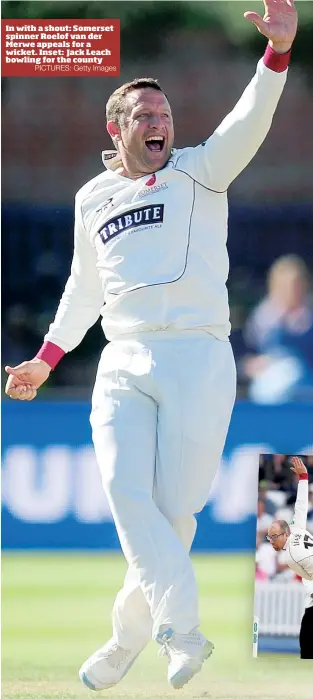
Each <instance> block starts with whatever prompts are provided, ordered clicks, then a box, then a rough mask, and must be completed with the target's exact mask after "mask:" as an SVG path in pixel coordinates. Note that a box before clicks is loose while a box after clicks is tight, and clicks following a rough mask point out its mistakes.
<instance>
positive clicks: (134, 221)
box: [98, 204, 164, 244]
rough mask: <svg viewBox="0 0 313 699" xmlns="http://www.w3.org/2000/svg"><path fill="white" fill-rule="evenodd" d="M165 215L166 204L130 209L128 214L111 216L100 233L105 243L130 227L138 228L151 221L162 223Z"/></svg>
mask: <svg viewBox="0 0 313 699" xmlns="http://www.w3.org/2000/svg"><path fill="white" fill-rule="evenodd" d="M163 216H164V204H159V205H157V206H142V207H140V209H135V210H134V211H129V212H128V213H127V214H122V215H121V216H116V217H115V218H111V219H110V221H107V223H106V224H105V225H104V226H102V228H100V229H99V231H98V233H99V235H100V238H101V240H102V242H103V243H104V244H105V243H107V242H108V241H109V240H112V238H115V236H116V235H118V234H119V233H121V232H122V231H127V230H129V229H130V228H138V227H139V226H145V225H146V224H149V223H162V222H163Z"/></svg>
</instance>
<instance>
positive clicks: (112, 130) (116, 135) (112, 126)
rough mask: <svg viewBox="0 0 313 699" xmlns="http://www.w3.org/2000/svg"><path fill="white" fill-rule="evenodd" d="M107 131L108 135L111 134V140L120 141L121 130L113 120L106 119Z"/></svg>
mask: <svg viewBox="0 0 313 699" xmlns="http://www.w3.org/2000/svg"><path fill="white" fill-rule="evenodd" d="M107 132H108V134H109V136H111V138H112V141H113V142H116V141H120V139H121V131H120V128H119V126H118V125H117V123H116V122H115V121H108V122H107Z"/></svg>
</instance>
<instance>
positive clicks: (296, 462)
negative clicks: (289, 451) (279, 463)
mask: <svg viewBox="0 0 313 699" xmlns="http://www.w3.org/2000/svg"><path fill="white" fill-rule="evenodd" d="M291 463H292V466H290V469H291V471H293V472H294V473H296V474H297V476H300V475H301V473H307V469H306V467H305V465H304V463H303V461H302V459H299V457H298V456H293V457H292V459H291Z"/></svg>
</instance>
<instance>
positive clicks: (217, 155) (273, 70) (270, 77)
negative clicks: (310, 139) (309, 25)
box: [177, 47, 290, 193]
mask: <svg viewBox="0 0 313 699" xmlns="http://www.w3.org/2000/svg"><path fill="white" fill-rule="evenodd" d="M289 58H290V52H288V54H282V55H280V54H276V53H275V52H274V51H272V49H270V48H269V47H268V48H267V50H266V52H265V56H264V58H263V59H262V60H260V61H259V63H258V65H257V70H256V74H255V75H254V77H253V78H252V80H251V82H250V83H249V85H248V87H247V88H246V89H245V91H244V93H243V95H242V96H241V98H240V100H239V102H237V104H236V106H235V107H234V109H233V110H232V112H230V114H228V115H227V116H226V118H225V119H224V121H222V123H221V124H220V126H218V128H217V129H216V131H214V133H213V134H212V136H210V138H209V139H208V140H207V141H204V142H203V143H202V144H201V145H199V146H197V147H196V148H193V149H186V150H188V153H186V155H185V157H184V154H183V155H181V156H180V158H179V161H178V163H177V169H180V167H181V169H184V168H185V171H186V172H188V174H190V175H191V176H192V177H193V178H194V179H195V180H196V181H198V182H200V184H203V185H204V186H206V187H208V188H210V189H212V190H214V191H216V192H221V193H222V192H225V191H226V190H227V188H228V187H229V185H230V184H231V182H232V181H233V180H234V179H235V178H236V177H237V176H238V175H239V174H240V172H242V170H244V168H245V167H246V166H247V165H248V163H249V162H250V161H251V160H252V158H253V157H254V155H255V154H256V153H257V151H258V150H259V148H260V146H261V144H262V143H263V141H264V139H265V137H266V135H267V133H268V131H269V129H270V126H271V123H272V119H273V116H274V113H275V110H276V107H277V104H278V102H279V99H280V96H281V94H282V91H283V88H284V85H285V82H286V79H287V65H288V62H289ZM282 67H283V68H284V70H281V68H282Z"/></svg>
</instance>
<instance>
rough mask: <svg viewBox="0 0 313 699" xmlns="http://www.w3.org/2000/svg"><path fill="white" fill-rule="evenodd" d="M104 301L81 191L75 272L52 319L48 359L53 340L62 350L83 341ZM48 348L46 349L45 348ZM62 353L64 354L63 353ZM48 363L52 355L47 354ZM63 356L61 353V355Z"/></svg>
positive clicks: (75, 236) (69, 348)
mask: <svg viewBox="0 0 313 699" xmlns="http://www.w3.org/2000/svg"><path fill="white" fill-rule="evenodd" d="M103 303H104V300H103V292H102V287H101V282H100V277H99V274H98V270H97V259H96V250H95V249H94V248H93V246H92V244H91V242H90V240H89V238H88V236H87V233H86V230H85V228H84V224H83V220H82V213H81V205H80V200H79V198H78V195H77V196H76V201H75V229H74V254H73V260H72V266H71V274H70V277H69V279H68V281H67V283H66V286H65V289H64V292H63V295H62V298H61V300H60V303H59V307H58V309H57V312H56V316H55V318H54V321H53V322H52V323H51V325H50V327H49V330H48V332H47V334H46V335H45V338H44V340H45V342H44V345H43V348H44V349H43V352H41V355H40V352H39V353H38V354H37V356H41V358H42V359H45V356H44V355H45V352H46V353H48V352H49V350H50V353H51V349H53V348H51V343H53V345H56V346H57V347H58V348H60V350H63V352H62V354H63V353H65V352H70V351H71V350H73V349H74V348H75V347H77V345H79V343H80V342H81V341H82V339H83V337H84V335H85V334H86V332H87V330H88V329H89V328H90V327H91V326H92V325H94V323H95V322H96V320H97V319H98V318H99V315H100V309H101V307H102V305H103ZM45 348H46V349H45ZM62 354H61V356H62ZM46 358H47V361H48V363H50V362H49V357H48V354H46ZM60 358H61V357H60Z"/></svg>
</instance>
